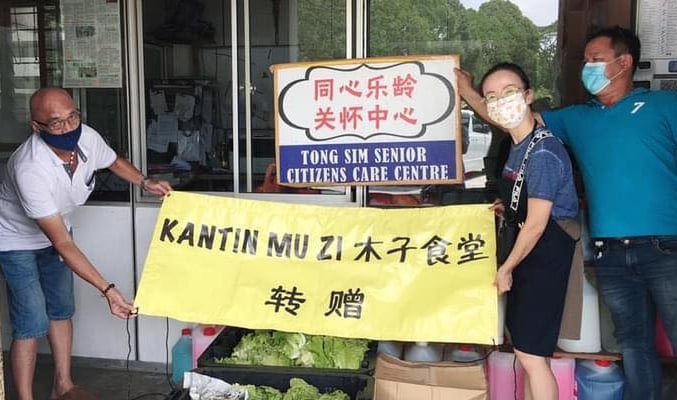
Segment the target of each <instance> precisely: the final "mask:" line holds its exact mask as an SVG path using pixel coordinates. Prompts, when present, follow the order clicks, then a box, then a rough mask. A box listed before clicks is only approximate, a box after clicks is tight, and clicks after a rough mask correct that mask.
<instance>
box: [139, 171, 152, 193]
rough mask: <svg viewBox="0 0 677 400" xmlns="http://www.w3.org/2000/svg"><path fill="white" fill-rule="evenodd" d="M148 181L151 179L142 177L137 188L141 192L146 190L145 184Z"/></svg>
mask: <svg viewBox="0 0 677 400" xmlns="http://www.w3.org/2000/svg"><path fill="white" fill-rule="evenodd" d="M149 180H151V178H149V177H147V176H146V175H143V176H142V177H141V183H140V184H139V187H140V188H141V189H143V190H148V189H146V182H148V181H149Z"/></svg>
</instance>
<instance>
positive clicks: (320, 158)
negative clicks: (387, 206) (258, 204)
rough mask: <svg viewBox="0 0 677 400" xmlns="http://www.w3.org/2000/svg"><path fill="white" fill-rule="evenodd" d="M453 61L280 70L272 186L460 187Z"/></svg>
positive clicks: (398, 60)
mask: <svg viewBox="0 0 677 400" xmlns="http://www.w3.org/2000/svg"><path fill="white" fill-rule="evenodd" d="M458 66H459V57H458V56H457V55H449V56H428V57H426V56H422V57H390V58H368V59H355V60H334V61H328V62H325V63H297V64H279V65H275V66H273V72H274V79H275V96H276V98H275V114H276V121H275V134H276V147H277V160H278V162H277V168H278V171H277V176H278V180H279V183H280V184H283V185H293V186H321V185H373V184H377V183H378V184H383V185H401V184H432V183H443V184H448V183H458V182H461V180H462V160H461V146H460V143H461V138H460V137H461V133H460V132H461V130H460V122H459V121H460V108H459V106H458V105H459V97H458V94H457V91H456V79H455V75H454V68H455V67H458Z"/></svg>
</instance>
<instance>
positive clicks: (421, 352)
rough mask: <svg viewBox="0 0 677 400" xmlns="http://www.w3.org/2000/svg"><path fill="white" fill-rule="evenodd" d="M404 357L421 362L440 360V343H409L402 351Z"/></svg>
mask: <svg viewBox="0 0 677 400" xmlns="http://www.w3.org/2000/svg"><path fill="white" fill-rule="evenodd" d="M404 359H405V360H407V361H423V362H437V361H442V345H439V344H435V343H428V342H416V343H413V344H410V345H409V346H407V349H406V350H405V351H404Z"/></svg>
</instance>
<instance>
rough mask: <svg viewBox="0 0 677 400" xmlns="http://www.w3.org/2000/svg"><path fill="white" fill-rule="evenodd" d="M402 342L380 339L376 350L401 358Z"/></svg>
mask: <svg viewBox="0 0 677 400" xmlns="http://www.w3.org/2000/svg"><path fill="white" fill-rule="evenodd" d="M403 347H404V346H403V345H402V342H394V341H390V340H381V341H379V342H378V349H377V351H378V352H379V353H384V354H388V355H390V356H393V357H395V358H402V349H403Z"/></svg>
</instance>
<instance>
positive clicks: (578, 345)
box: [557, 276, 602, 353]
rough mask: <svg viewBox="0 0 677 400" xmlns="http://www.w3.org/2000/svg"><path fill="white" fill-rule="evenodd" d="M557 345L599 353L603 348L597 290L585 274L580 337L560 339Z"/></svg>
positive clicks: (576, 351)
mask: <svg viewBox="0 0 677 400" xmlns="http://www.w3.org/2000/svg"><path fill="white" fill-rule="evenodd" d="M557 346H558V347H559V348H561V349H562V350H564V351H568V352H570V353H597V352H599V351H601V350H602V339H601V333H600V318H599V299H598V296H597V290H596V289H595V288H594V287H593V286H592V285H591V284H590V282H588V280H587V279H586V278H585V276H583V313H582V316H581V336H580V339H559V340H558V341H557Z"/></svg>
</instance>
